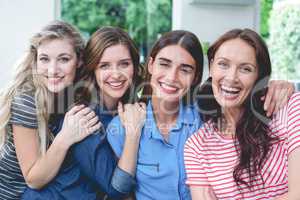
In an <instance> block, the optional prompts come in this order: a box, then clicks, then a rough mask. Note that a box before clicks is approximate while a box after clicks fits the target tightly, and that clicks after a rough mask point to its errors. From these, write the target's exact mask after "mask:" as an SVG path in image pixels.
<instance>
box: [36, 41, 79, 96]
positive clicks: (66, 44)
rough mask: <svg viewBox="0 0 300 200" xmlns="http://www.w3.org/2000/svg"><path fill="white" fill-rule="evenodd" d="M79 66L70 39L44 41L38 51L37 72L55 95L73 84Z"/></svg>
mask: <svg viewBox="0 0 300 200" xmlns="http://www.w3.org/2000/svg"><path fill="white" fill-rule="evenodd" d="M77 65H78V60H77V56H76V53H75V51H74V46H73V45H72V44H71V41H70V40H68V39H54V40H48V41H44V42H42V44H41V45H40V46H39V47H38V49H37V72H38V74H40V75H41V76H42V81H43V82H44V83H45V85H47V87H48V89H49V91H51V92H53V93H58V92H60V91H62V90H63V89H65V88H66V87H67V86H69V85H71V84H72V83H73V81H74V78H75V73H76V68H77Z"/></svg>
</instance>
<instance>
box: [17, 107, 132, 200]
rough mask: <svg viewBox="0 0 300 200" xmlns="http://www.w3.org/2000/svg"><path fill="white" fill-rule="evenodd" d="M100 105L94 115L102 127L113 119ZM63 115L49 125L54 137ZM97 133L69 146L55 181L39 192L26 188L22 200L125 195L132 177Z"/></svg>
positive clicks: (83, 198)
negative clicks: (122, 167)
mask: <svg viewBox="0 0 300 200" xmlns="http://www.w3.org/2000/svg"><path fill="white" fill-rule="evenodd" d="M101 111H102V109H100V108H99V106H95V112H96V114H97V115H98V116H99V118H100V119H102V120H103V121H102V123H103V125H104V127H106V126H107V124H108V123H109V122H110V120H111V119H112V117H113V116H110V117H109V115H108V114H107V113H103V115H102V112H101ZM63 119H64V115H58V116H56V118H55V121H54V123H52V124H50V125H49V128H50V130H51V131H52V132H53V133H54V135H56V134H58V132H59V131H60V130H61V128H62V124H63ZM103 135H104V134H103V133H102V132H101V131H100V130H99V131H98V132H97V133H95V134H93V135H91V136H89V137H88V138H86V139H85V140H83V141H81V142H79V143H77V144H76V145H74V146H72V148H71V150H70V151H69V152H68V155H67V156H66V159H65V160H64V163H63V164H62V167H61V169H60V171H59V173H58V175H57V176H56V177H55V179H54V180H52V181H51V182H50V183H49V184H48V185H47V186H45V187H44V188H43V189H41V190H34V189H31V188H27V189H26V190H25V192H24V194H23V196H22V199H25V200H39V199H41V200H45V199H46V200H47V199H49V200H50V199H51V200H52V199H53V200H58V199H70V200H73V199H82V200H95V199H99V197H98V196H97V194H98V193H99V192H104V193H107V194H108V196H109V197H111V198H116V199H120V198H122V197H124V196H126V195H127V194H128V193H129V192H130V191H131V190H132V187H134V185H135V180H134V178H133V177H132V176H131V175H130V174H128V173H126V172H125V171H123V170H121V169H120V168H118V167H117V160H116V157H115V155H114V153H113V151H112V149H111V147H110V145H109V143H108V142H107V139H106V137H105V135H104V136H103Z"/></svg>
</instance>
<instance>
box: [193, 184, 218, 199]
mask: <svg viewBox="0 0 300 200" xmlns="http://www.w3.org/2000/svg"><path fill="white" fill-rule="evenodd" d="M190 190H191V195H192V200H200V199H201V200H217V198H216V196H215V194H214V192H213V190H212V189H211V188H210V187H197V186H191V187H190Z"/></svg>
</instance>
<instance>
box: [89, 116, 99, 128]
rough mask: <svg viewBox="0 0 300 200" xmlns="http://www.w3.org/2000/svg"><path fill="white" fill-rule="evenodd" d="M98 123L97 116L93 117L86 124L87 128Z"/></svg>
mask: <svg viewBox="0 0 300 200" xmlns="http://www.w3.org/2000/svg"><path fill="white" fill-rule="evenodd" d="M98 122H99V118H98V116H95V117H94V118H92V119H90V120H89V121H88V122H87V127H92V126H94V125H95V124H96V123H98Z"/></svg>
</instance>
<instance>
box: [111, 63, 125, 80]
mask: <svg viewBox="0 0 300 200" xmlns="http://www.w3.org/2000/svg"><path fill="white" fill-rule="evenodd" d="M121 75H122V71H121V69H119V68H118V66H116V65H114V66H113V67H112V70H111V76H112V77H113V78H115V79H118V78H120V76H121Z"/></svg>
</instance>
